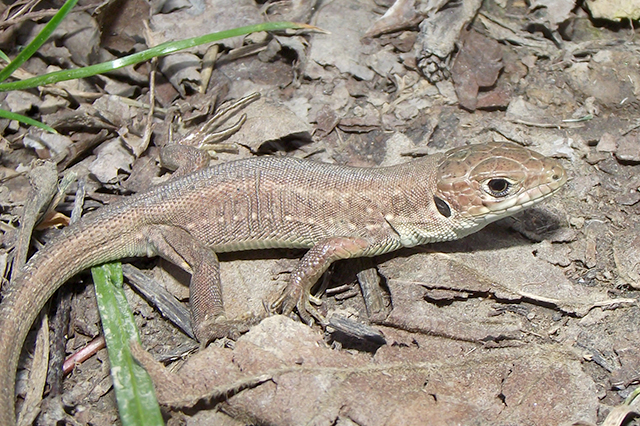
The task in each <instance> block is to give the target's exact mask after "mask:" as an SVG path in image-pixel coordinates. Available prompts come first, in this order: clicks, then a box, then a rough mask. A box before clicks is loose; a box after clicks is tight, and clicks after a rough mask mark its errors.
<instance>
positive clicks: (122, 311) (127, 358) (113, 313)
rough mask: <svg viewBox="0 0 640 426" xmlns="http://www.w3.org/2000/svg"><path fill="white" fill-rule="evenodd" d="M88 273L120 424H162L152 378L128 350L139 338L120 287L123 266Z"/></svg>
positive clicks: (116, 265) (140, 425) (107, 265)
mask: <svg viewBox="0 0 640 426" xmlns="http://www.w3.org/2000/svg"><path fill="white" fill-rule="evenodd" d="M91 273H92V275H93V280H94V283H95V287H96V298H97V301H98V310H99V311H100V318H101V319H102V329H103V332H104V337H105V340H106V342H107V350H108V352H109V361H110V362H111V377H112V379H113V387H114V389H115V392H116V401H117V402H118V411H119V413H120V420H121V422H122V425H123V426H161V425H164V422H163V420H162V414H161V413H160V407H159V406H158V402H157V400H156V396H155V391H154V389H153V384H152V382H151V379H150V378H149V375H148V374H147V372H146V371H145V370H144V368H142V367H141V366H140V365H139V364H138V363H137V362H136V361H135V360H134V359H133V356H132V355H131V351H130V350H129V347H130V341H131V340H136V341H140V337H139V335H138V329H137V328H136V324H135V322H134V320H133V314H132V313H131V309H130V307H129V303H128V302H127V299H126V297H125V294H124V290H123V288H122V264H121V263H120V262H116V263H109V264H106V265H102V266H99V267H95V268H92V269H91Z"/></svg>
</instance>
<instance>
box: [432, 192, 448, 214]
mask: <svg viewBox="0 0 640 426" xmlns="http://www.w3.org/2000/svg"><path fill="white" fill-rule="evenodd" d="M433 202H434V203H436V208H437V209H438V211H439V212H440V214H441V215H442V216H444V217H450V216H451V208H450V207H449V204H447V202H446V201H445V200H443V199H442V198H440V197H436V196H435V195H434V196H433Z"/></svg>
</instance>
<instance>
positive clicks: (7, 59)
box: [0, 50, 11, 63]
mask: <svg viewBox="0 0 640 426" xmlns="http://www.w3.org/2000/svg"><path fill="white" fill-rule="evenodd" d="M0 59H2V60H3V61H5V62H6V63H9V62H11V59H9V57H8V56H7V54H6V53H4V52H3V51H2V50H0Z"/></svg>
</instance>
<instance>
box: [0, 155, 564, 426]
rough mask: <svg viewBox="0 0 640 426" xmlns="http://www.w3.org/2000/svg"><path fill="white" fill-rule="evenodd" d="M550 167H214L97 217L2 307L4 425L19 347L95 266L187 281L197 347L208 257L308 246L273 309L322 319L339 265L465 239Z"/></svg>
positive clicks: (523, 158) (208, 298)
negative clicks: (318, 289) (320, 296)
mask: <svg viewBox="0 0 640 426" xmlns="http://www.w3.org/2000/svg"><path fill="white" fill-rule="evenodd" d="M566 179H567V178H566V174H565V171H564V169H563V168H562V166H561V165H560V164H559V163H558V162H557V161H556V160H553V159H550V158H546V157H544V156H542V155H540V154H538V153H536V152H533V151H530V150H528V149H525V148H522V147H520V146H518V145H515V144H509V143H489V144H486V145H471V146H466V147H462V148H456V149H452V150H450V151H448V152H446V153H444V154H436V155H432V156H427V157H422V158H418V159H415V160H413V161H411V162H408V163H405V164H399V165H395V166H391V167H381V168H357V167H348V166H341V165H333V164H323V163H317V162H313V161H308V160H300V159H296V158H290V157H284V158H275V157H258V158H253V159H248V160H239V161H235V162H230V163H225V164H220V165H216V166H213V167H210V168H207V169H203V170H200V171H197V172H194V173H191V174H189V175H187V176H184V177H181V178H178V179H175V180H173V181H170V182H168V183H166V184H164V185H162V186H159V187H156V188H154V189H152V190H150V191H148V192H146V193H142V194H138V195H133V196H130V197H127V198H126V199H125V200H123V201H122V202H119V203H117V204H113V205H110V206H106V207H103V208H101V209H98V210H97V211H95V212H93V213H90V214H88V215H86V216H85V217H84V218H82V219H81V220H80V221H78V222H77V223H75V224H73V225H71V226H69V227H67V228H66V229H65V230H64V231H62V233H61V235H60V236H59V237H58V238H57V239H56V240H55V241H53V242H51V243H49V244H47V245H46V246H45V247H44V248H43V249H42V250H40V251H39V252H38V253H37V254H36V255H34V256H33V257H32V258H31V260H30V261H29V262H28V263H27V265H26V266H25V268H24V269H23V270H22V271H21V273H20V274H19V275H18V277H17V278H16V279H15V280H14V281H13V282H11V283H10V285H9V286H8V288H7V289H6V291H5V292H4V299H3V300H2V302H1V303H0V424H1V425H11V424H14V422H15V415H14V394H15V389H14V387H15V374H16V369H17V364H18V357H19V355H20V349H21V347H22V346H23V344H24V341H25V339H26V336H27V333H28V331H29V329H30V327H31V325H32V324H33V322H34V321H35V319H36V317H37V315H38V313H39V312H40V310H41V309H42V307H43V305H44V304H45V302H46V301H47V300H48V299H49V298H50V297H51V295H52V294H53V293H54V292H55V291H56V290H57V289H58V288H59V287H60V286H61V285H62V284H64V282H65V281H67V280H68V279H69V278H71V277H72V276H73V275H75V274H77V273H79V272H81V271H82V270H84V269H87V268H89V267H91V266H95V265H99V264H101V263H105V262H109V261H113V260H117V259H121V258H127V257H136V256H161V257H163V258H165V259H167V260H169V261H171V262H173V263H175V264H177V265H179V266H181V267H183V268H185V269H186V270H188V271H190V272H191V273H192V277H191V284H190V295H191V296H190V297H191V299H190V302H191V309H192V316H193V322H194V329H195V331H196V336H197V338H198V339H199V340H200V341H208V340H210V339H211V338H214V337H217V336H219V335H220V334H223V333H224V332H225V331H226V330H227V328H226V324H227V323H228V322H227V320H226V319H225V317H224V310H223V305H222V297H221V287H220V279H219V268H218V267H219V265H218V259H217V257H216V253H220V252H230V251H240V250H254V249H268V248H276V247H291V248H294V247H297V248H308V249H309V250H308V251H307V252H306V254H305V255H304V257H303V258H302V259H301V261H300V262H299V263H298V265H297V267H296V268H295V269H294V270H293V272H292V273H291V277H290V280H289V283H288V285H287V287H286V288H285V291H284V292H283V294H282V296H281V297H280V298H279V299H278V300H277V301H276V302H275V303H274V305H273V306H274V309H277V310H278V311H280V312H281V313H283V314H286V315H288V314H290V313H291V312H292V311H293V310H294V309H296V310H297V312H298V313H299V315H300V317H301V318H302V319H304V320H307V321H309V320H310V317H309V314H312V315H314V316H316V315H318V314H317V313H316V312H315V311H314V309H313V308H312V307H311V305H310V303H309V298H310V290H311V288H312V286H313V285H314V283H315V282H316V281H317V279H318V278H319V277H320V276H321V275H322V274H323V273H324V271H326V269H327V268H328V267H329V265H330V264H331V263H332V262H333V261H335V260H337V259H345V258H351V257H364V256H377V255H380V254H383V253H388V252H390V251H393V250H397V249H400V248H402V247H413V246H416V245H420V244H426V243H431V242H436V241H448V240H455V239H458V238H462V237H464V236H466V235H468V234H471V233H473V232H476V231H478V230H480V229H482V228H483V227H484V226H486V225H487V224H488V223H490V222H493V221H495V220H498V219H500V218H503V217H505V216H509V215H511V214H513V213H515V212H517V211H519V210H521V209H522V208H524V207H528V206H531V205H533V204H535V203H537V202H539V201H542V200H543V199H545V198H547V197H548V196H550V195H551V194H553V193H554V192H556V191H557V190H558V189H559V188H560V187H561V186H562V185H563V184H564V183H565V182H566Z"/></svg>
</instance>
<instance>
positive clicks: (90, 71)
mask: <svg viewBox="0 0 640 426" xmlns="http://www.w3.org/2000/svg"><path fill="white" fill-rule="evenodd" d="M302 28H306V29H314V28H315V27H312V26H310V25H307V24H299V23H295V22H267V23H263V24H257V25H249V26H247V27H240V28H234V29H232V30H227V31H220V32H217V33H211V34H206V35H203V36H199V37H193V38H188V39H185V40H179V41H170V42H166V43H162V44H159V45H158V46H156V47H152V48H151V49H147V50H143V51H142V52H138V53H134V54H132V55H128V56H124V57H122V58H118V59H115V60H113V61H109V62H103V63H101V64H96V65H90V66H87V67H83V68H77V69H73V70H62V71H56V72H52V73H49V74H45V75H41V76H38V77H32V78H28V79H26V80H21V81H14V82H11V83H0V92H6V91H9V90H21V89H30V88H32V87H38V86H43V85H45V84H52V83H57V82H59V81H66V80H74V79H76V78H85V77H91V76H93V75H96V74H103V73H105V72H108V71H113V70H116V69H119V68H123V67H126V66H129V65H135V64H138V63H140V62H144V61H147V60H149V59H152V58H155V57H159V56H165V55H168V54H170V53H174V52H177V51H180V50H184V49H188V48H190V47H194V46H199V45H201V44H206V43H212V42H214V41H219V40H223V39H226V38H230V37H237V36H240V35H245V34H250V33H255V32H258V31H276V30H284V29H302Z"/></svg>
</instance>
